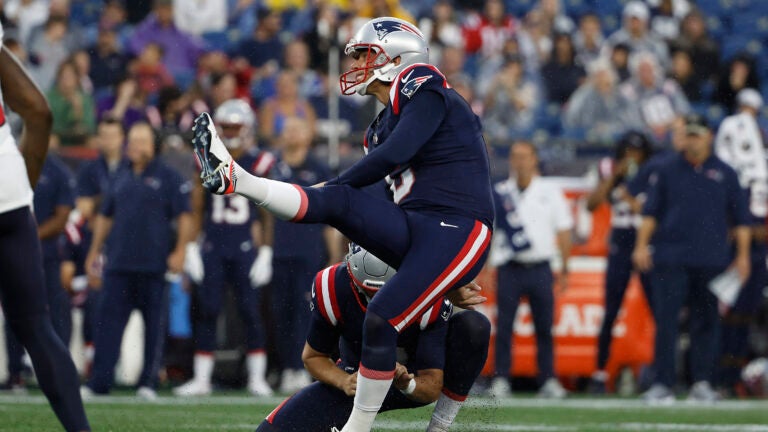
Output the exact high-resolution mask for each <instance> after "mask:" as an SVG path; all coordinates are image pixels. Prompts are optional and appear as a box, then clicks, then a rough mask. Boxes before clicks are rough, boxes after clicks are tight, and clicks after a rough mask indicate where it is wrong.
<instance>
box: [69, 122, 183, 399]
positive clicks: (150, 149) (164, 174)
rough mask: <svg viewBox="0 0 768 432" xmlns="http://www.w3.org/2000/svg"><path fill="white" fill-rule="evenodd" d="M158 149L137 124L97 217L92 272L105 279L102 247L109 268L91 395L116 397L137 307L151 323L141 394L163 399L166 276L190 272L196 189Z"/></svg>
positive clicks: (150, 133)
mask: <svg viewBox="0 0 768 432" xmlns="http://www.w3.org/2000/svg"><path fill="white" fill-rule="evenodd" d="M156 148H157V143H156V142H155V138H154V131H153V130H152V128H151V127H150V126H149V125H148V124H146V123H137V124H135V125H133V126H132V127H131V129H130V130H129V132H128V144H127V146H126V153H125V154H126V158H127V159H128V162H129V166H126V167H124V168H121V169H120V170H119V171H118V172H117V173H116V174H115V177H114V179H113V183H112V187H111V188H110V190H109V192H108V193H107V194H106V196H105V197H104V200H103V203H102V206H101V210H100V214H99V215H98V216H97V218H96V222H95V226H94V233H93V242H92V243H91V248H90V250H89V251H88V258H87V259H86V269H87V271H88V272H89V274H90V275H93V276H97V277H98V276H100V275H98V274H96V273H97V270H96V269H97V268H98V267H97V266H95V263H96V262H97V261H98V256H99V254H100V253H101V252H102V248H104V254H105V257H106V259H105V262H106V265H105V268H104V274H103V276H104V281H103V287H102V290H103V292H102V301H101V310H100V311H99V322H100V325H99V326H98V331H97V332H96V338H95V341H94V346H95V348H96V353H95V357H94V362H93V372H92V374H91V378H90V379H89V381H88V383H87V385H86V387H84V388H83V389H82V391H83V392H85V393H86V394H89V393H90V394H93V393H96V394H105V393H108V392H109V390H110V388H111V387H112V384H113V381H114V377H115V364H116V363H117V360H118V357H119V356H120V342H121V340H122V334H123V331H124V330H125V325H126V324H127V322H128V318H129V317H130V315H131V312H132V311H133V309H139V310H140V311H141V314H142V317H143V319H144V367H143V370H142V373H141V376H140V377H139V382H138V392H137V395H138V396H139V397H142V398H145V399H148V400H154V399H156V398H157V394H156V393H155V389H156V388H157V381H158V369H159V365H160V364H161V362H160V356H162V352H163V345H164V342H165V331H164V329H165V325H164V322H165V314H166V313H167V310H168V309H167V304H166V300H165V298H166V294H165V293H166V286H165V285H166V281H165V273H166V272H169V273H176V274H179V273H181V271H182V267H183V264H184V254H185V247H186V245H187V243H188V242H189V241H190V240H191V238H190V237H191V230H192V218H191V216H190V207H189V193H190V190H191V188H192V186H191V184H189V183H188V182H185V181H184V179H182V178H181V176H180V175H179V174H178V173H176V172H175V171H173V170H172V169H171V168H169V167H168V166H166V165H165V164H164V163H162V162H161V161H159V160H158V159H157V157H156V154H155V152H156ZM174 224H175V226H176V227H177V228H176V230H175V231H176V234H175V237H176V240H175V241H174V240H173V237H174Z"/></svg>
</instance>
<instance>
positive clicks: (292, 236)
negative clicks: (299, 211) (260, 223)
mask: <svg viewBox="0 0 768 432" xmlns="http://www.w3.org/2000/svg"><path fill="white" fill-rule="evenodd" d="M330 176H331V170H330V169H329V168H328V165H326V164H325V163H323V162H321V161H319V160H318V159H317V158H315V157H314V156H312V155H311V154H309V155H307V158H306V159H305V160H304V162H303V163H302V164H301V165H299V166H297V167H291V166H289V165H288V164H286V163H285V162H279V163H277V165H275V168H274V169H273V173H272V177H273V178H275V179H276V180H280V181H284V182H288V183H293V184H297V185H299V186H313V185H315V184H317V183H320V182H323V181H325V180H326V179H328V178H329V177H330ZM324 227H325V225H319V224H296V223H291V222H287V221H283V220H280V219H277V218H276V219H275V239H274V246H273V249H274V257H275V258H283V259H284V258H302V259H306V260H310V261H313V262H314V261H316V262H322V263H323V264H324V263H326V262H327V261H325V260H323V258H322V257H324V256H325V255H326V248H325V241H324V238H323V229H324ZM318 268H320V266H319V265H318V267H314V268H313V269H312V271H314V270H316V269H318Z"/></svg>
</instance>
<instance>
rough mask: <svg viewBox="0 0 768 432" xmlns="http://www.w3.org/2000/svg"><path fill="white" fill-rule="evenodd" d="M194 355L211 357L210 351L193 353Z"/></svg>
mask: <svg viewBox="0 0 768 432" xmlns="http://www.w3.org/2000/svg"><path fill="white" fill-rule="evenodd" d="M195 355H199V356H203V357H213V353H212V352H210V351H195Z"/></svg>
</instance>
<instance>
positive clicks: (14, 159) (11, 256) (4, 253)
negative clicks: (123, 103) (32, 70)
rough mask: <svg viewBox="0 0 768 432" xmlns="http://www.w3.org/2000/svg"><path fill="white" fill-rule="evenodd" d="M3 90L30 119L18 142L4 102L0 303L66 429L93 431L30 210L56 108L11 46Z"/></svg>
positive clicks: (1, 73)
mask: <svg viewBox="0 0 768 432" xmlns="http://www.w3.org/2000/svg"><path fill="white" fill-rule="evenodd" d="M0 38H2V27H0ZM0 89H1V90H2V93H1V94H0V99H2V100H4V101H5V103H7V105H8V107H10V108H11V109H12V110H13V111H14V112H16V113H18V114H19V116H21V118H22V120H23V123H24V132H23V133H22V135H21V138H20V140H19V146H18V147H17V146H16V140H15V139H14V137H13V136H12V135H11V128H10V126H9V125H8V123H7V121H6V115H5V112H4V111H3V109H2V107H3V106H4V104H3V103H2V102H1V101H0V184H2V187H0V274H2V275H3V276H2V278H0V303H2V306H3V313H4V315H5V319H6V320H7V321H8V324H9V326H10V327H11V329H12V330H13V333H14V334H16V336H17V338H18V339H19V342H21V344H22V345H23V346H24V348H25V349H26V350H27V353H29V356H30V358H31V359H32V365H33V367H34V369H35V374H36V375H37V380H38V382H39V384H40V388H41V389H42V391H43V393H44V394H45V396H46V397H47V398H48V401H49V402H50V404H51V407H52V408H53V411H54V412H55V413H56V416H57V417H58V418H59V421H60V422H61V424H62V426H63V427H64V429H65V430H66V431H68V432H74V431H90V430H91V427H90V425H89V424H88V419H87V418H86V416H85V410H84V409H83V402H82V400H81V399H80V393H79V382H78V376H77V370H76V369H75V364H74V363H73V362H72V358H71V357H70V356H69V351H68V350H67V347H66V346H65V345H64V343H63V342H62V341H61V339H59V337H58V336H57V335H56V333H55V332H54V330H53V324H52V323H51V317H50V315H49V312H48V301H47V298H48V296H47V295H46V289H45V282H44V275H43V257H42V250H41V246H40V241H39V240H38V238H37V223H36V221H35V217H34V215H33V214H32V210H31V205H32V187H33V186H34V185H35V184H36V183H37V180H38V178H39V177H40V172H41V170H42V166H43V162H44V161H45V156H46V154H47V152H48V136H49V134H50V132H51V124H52V122H53V119H52V117H51V111H50V108H49V107H48V102H47V101H46V100H45V96H43V94H42V92H41V91H40V89H39V88H37V86H36V85H35V84H34V82H33V81H32V79H31V78H30V77H29V75H28V74H27V72H26V71H25V70H24V68H23V67H22V66H21V64H20V63H19V61H18V60H17V59H16V58H15V57H14V56H13V54H11V53H10V51H8V49H7V48H5V47H2V48H0Z"/></svg>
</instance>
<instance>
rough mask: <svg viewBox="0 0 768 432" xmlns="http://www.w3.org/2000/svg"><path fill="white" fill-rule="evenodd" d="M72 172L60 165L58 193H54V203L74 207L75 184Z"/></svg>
mask: <svg viewBox="0 0 768 432" xmlns="http://www.w3.org/2000/svg"><path fill="white" fill-rule="evenodd" d="M75 183H76V182H75V179H74V177H73V176H72V174H71V173H70V172H69V171H68V170H67V168H66V167H63V166H62V167H60V169H59V181H58V185H57V187H58V191H57V192H58V193H57V194H56V195H57V196H56V205H57V206H66V207H74V206H75V193H76V192H75V190H76V188H77V185H76V184H75Z"/></svg>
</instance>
